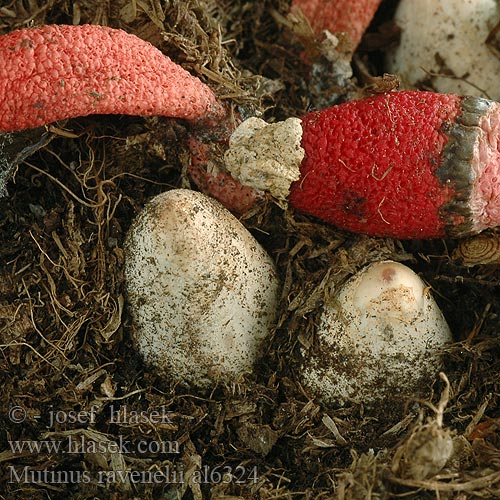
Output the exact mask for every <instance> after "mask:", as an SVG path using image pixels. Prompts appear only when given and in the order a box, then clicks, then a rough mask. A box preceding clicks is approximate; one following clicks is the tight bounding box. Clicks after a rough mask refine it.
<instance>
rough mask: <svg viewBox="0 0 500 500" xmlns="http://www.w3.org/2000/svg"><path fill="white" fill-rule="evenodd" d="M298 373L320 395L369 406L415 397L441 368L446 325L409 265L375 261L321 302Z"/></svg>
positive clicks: (340, 402) (328, 400) (447, 331)
mask: <svg viewBox="0 0 500 500" xmlns="http://www.w3.org/2000/svg"><path fill="white" fill-rule="evenodd" d="M316 340H317V345H315V346H313V348H311V349H310V350H309V352H307V353H305V355H304V363H303V367H302V378H303V381H304V385H305V386H306V387H308V388H309V389H310V390H311V392H312V393H314V394H315V395H316V396H317V397H318V398H319V399H320V400H322V401H324V402H326V403H331V404H338V405H343V404H345V403H347V402H349V401H359V402H363V403H364V404H367V405H371V404H373V403H376V402H380V401H384V402H387V401H390V400H395V401H398V400H400V399H401V398H404V397H416V396H420V395H421V393H422V392H423V391H424V390H425V388H426V386H427V385H428V384H429V383H430V382H431V381H432V380H433V379H434V377H435V375H436V374H437V372H438V370H439V366H440V363H441V361H440V357H439V354H438V350H439V348H440V347H442V346H443V345H444V344H445V343H447V342H451V341H452V337H451V333H450V329H449V327H448V325H447V323H446V321H445V319H444V317H443V314H442V313H441V311H440V310H439V308H438V306H437V305H436V303H435V301H434V299H433V298H432V297H431V294H430V292H429V289H428V287H426V285H425V284H424V283H423V281H422V280H421V279H420V278H419V277H418V276H417V275H416V274H415V273H414V272H413V271H412V270H411V269H409V268H408V267H406V266H404V265H402V264H399V263H397V262H392V261H382V262H377V263H374V264H372V265H370V266H368V267H366V268H365V269H363V270H361V271H360V272H359V273H358V274H356V275H355V276H354V277H353V278H351V279H350V280H349V281H347V282H346V283H345V285H344V286H343V287H342V288H341V289H340V290H339V292H338V294H337V295H336V296H335V297H333V298H332V299H331V300H329V301H327V302H326V303H325V306H324V310H323V313H322V315H321V318H320V324H319V326H318V329H317V332H316Z"/></svg>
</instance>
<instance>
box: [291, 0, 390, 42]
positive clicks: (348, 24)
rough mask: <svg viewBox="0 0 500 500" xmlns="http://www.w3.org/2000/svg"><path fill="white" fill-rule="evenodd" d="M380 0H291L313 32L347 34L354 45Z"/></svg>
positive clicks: (358, 40) (359, 38)
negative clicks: (303, 15) (305, 18)
mask: <svg viewBox="0 0 500 500" xmlns="http://www.w3.org/2000/svg"><path fill="white" fill-rule="evenodd" d="M380 3H381V0H355V1H354V2H353V1H352V0H347V1H346V0H293V3H292V5H294V6H296V7H299V8H300V9H301V10H302V12H303V13H304V14H305V16H306V17H307V19H308V21H309V22H310V23H311V26H312V28H313V30H314V32H315V33H319V32H321V31H323V30H328V31H330V32H331V33H337V32H339V31H342V32H346V33H348V34H349V36H350V38H351V40H352V42H353V44H354V46H355V47H356V46H357V45H358V44H359V42H360V40H361V37H362V36H363V33H364V32H365V30H366V28H367V27H368V25H369V24H370V21H371V20H372V18H373V16H374V14H375V12H376V10H377V9H378V6H379V5H380Z"/></svg>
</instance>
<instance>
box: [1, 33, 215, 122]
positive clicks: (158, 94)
mask: <svg viewBox="0 0 500 500" xmlns="http://www.w3.org/2000/svg"><path fill="white" fill-rule="evenodd" d="M0 60H1V61H2V64H1V65H0V109H1V110H2V113H1V114H0V130H2V131H14V130H22V129H26V128H33V127H37V126H39V125H43V124H46V123H50V122H53V121H56V120H60V119H64V118H71V117H77V116H85V115H89V114H130V115H141V116H149V115H164V116H169V117H174V118H184V119H187V120H199V119H203V118H207V117H208V118H214V119H216V118H221V117H223V116H224V114H225V111H224V108H223V106H222V105H221V104H220V102H218V101H217V98H216V97H215V95H214V93H213V92H212V91H211V90H210V88H209V87H208V86H206V85H205V84H203V83H202V82H201V81H200V80H199V79H198V78H195V77H193V76H192V75H190V74H189V73H188V72H187V71H185V70H184V69H183V68H181V67H180V66H179V65H177V64H175V63H174V62H172V61H171V60H170V59H169V58H168V57H167V56H166V55H164V54H163V53H162V52H160V51H159V50H158V49H157V48H155V47H154V46H153V45H151V44H150V43H148V42H145V41H144V40H141V39H140V38H138V37H136V36H134V35H130V34H128V33H126V32H124V31H122V30H118V29H112V28H108V27H104V26H92V25H82V26H66V25H49V26H42V27H39V28H28V29H22V30H18V31H13V32H12V33H9V34H7V35H3V36H1V37H0Z"/></svg>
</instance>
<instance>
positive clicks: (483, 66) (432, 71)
mask: <svg viewBox="0 0 500 500" xmlns="http://www.w3.org/2000/svg"><path fill="white" fill-rule="evenodd" d="M499 19H500V7H499V4H498V2H497V1H496V0H440V1H439V2H436V1H435V0H418V1H416V0H401V2H400V3H399V6H398V8H397V11H396V14H395V21H396V24H397V25H398V26H399V27H400V28H401V41H400V43H399V45H398V46H397V47H396V48H395V49H393V50H392V51H391V52H390V53H389V55H388V58H387V65H388V70H389V71H390V72H391V73H395V74H397V75H398V76H400V78H401V81H402V85H403V87H404V88H408V87H412V86H415V85H417V84H418V83H419V82H421V81H423V80H426V81H430V82H432V86H433V87H434V88H435V89H436V90H437V91H438V92H444V93H454V94H462V95H474V96H479V97H489V98H491V99H493V100H496V101H498V100H500V87H499V85H498V75H499V74H500V59H499V56H498V54H494V53H493V51H492V49H491V47H489V46H488V45H487V44H486V39H487V37H488V35H489V33H490V31H491V30H492V29H493V28H494V27H495V25H496V24H497V23H498V21H499ZM447 75H451V76H447Z"/></svg>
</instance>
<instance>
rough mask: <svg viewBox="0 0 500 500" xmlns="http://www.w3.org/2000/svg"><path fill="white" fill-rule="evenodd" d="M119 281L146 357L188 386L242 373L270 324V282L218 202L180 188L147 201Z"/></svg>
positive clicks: (269, 265) (254, 246)
mask: <svg viewBox="0 0 500 500" xmlns="http://www.w3.org/2000/svg"><path fill="white" fill-rule="evenodd" d="M125 279H126V287H127V295H128V302H129V309H130V312H131V315H132V318H133V322H134V333H133V337H134V340H135V343H136V345H137V348H138V350H139V351H140V353H141V354H142V356H143V357H144V360H145V361H146V363H148V364H149V365H152V366H154V367H156V368H157V369H158V370H159V371H161V372H165V373H166V374H168V377H170V378H171V380H173V381H175V382H181V383H186V384H188V385H192V386H197V387H208V386H210V385H213V384H214V383H216V382H217V381H218V380H222V381H232V380H236V379H238V378H239V377H240V376H241V375H242V374H244V373H247V372H250V371H251V370H252V367H253V365H254V363H255V361H256V359H257V358H258V356H259V354H260V349H261V346H262V342H263V340H264V339H265V337H266V336H267V335H268V334H269V332H270V330H271V329H272V327H273V326H274V321H275V317H276V313H277V305H278V296H279V288H280V286H279V280H278V277H277V274H276V271H275V266H274V263H273V261H272V259H271V258H270V257H269V255H268V254H267V253H266V252H265V251H264V249H263V248H262V247H261V246H260V245H259V244H258V242H257V241H256V240H255V239H254V238H253V236H252V235H251V234H250V233H249V232H248V231H247V230H246V229H245V228H244V227H243V225H242V224H241V223H240V222H239V221H238V220H237V219H236V218H235V217H234V216H233V215H231V214H230V213H229V212H228V211H227V210H226V209H225V208H224V207H223V206H222V205H221V204H220V203H218V202H217V201H215V200H212V199H211V198H209V197H207V196H205V195H203V194H200V193H197V192H194V191H190V190H184V189H176V190H172V191H168V192H166V193H163V194H161V195H159V196H157V197H155V198H154V199H152V200H151V201H150V202H149V203H148V204H147V205H146V206H145V208H144V210H143V211H142V212H141V213H140V214H139V216H138V218H137V219H136V220H135V222H134V223H133V225H132V227H131V229H130V231H129V234H128V237H127V242H126V265H125Z"/></svg>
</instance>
